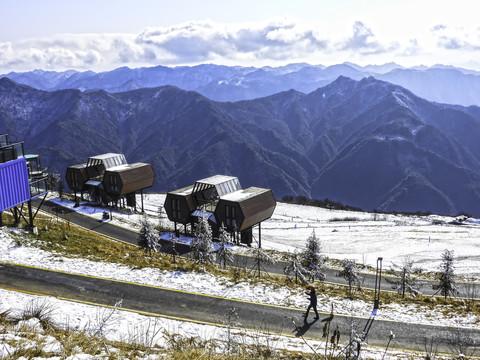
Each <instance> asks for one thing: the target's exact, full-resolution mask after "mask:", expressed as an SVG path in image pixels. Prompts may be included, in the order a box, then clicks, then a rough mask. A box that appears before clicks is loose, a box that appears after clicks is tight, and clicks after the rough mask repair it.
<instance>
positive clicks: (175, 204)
mask: <svg viewBox="0 0 480 360" xmlns="http://www.w3.org/2000/svg"><path fill="white" fill-rule="evenodd" d="M181 215H182V214H181V212H180V200H179V199H172V217H173V218H174V219H175V220H179V219H180V218H181Z"/></svg>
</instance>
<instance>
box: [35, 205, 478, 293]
mask: <svg viewBox="0 0 480 360" xmlns="http://www.w3.org/2000/svg"><path fill="white" fill-rule="evenodd" d="M39 203H40V201H39V200H38V199H37V200H36V202H34V204H35V205H36V206H38V204H39ZM42 210H44V211H46V212H48V213H51V214H53V215H58V214H59V212H61V214H60V215H59V216H64V215H63V214H65V213H68V214H69V220H70V221H71V222H72V223H74V224H77V225H80V226H82V227H83V228H86V229H88V230H91V231H95V232H97V233H100V234H102V235H105V236H107V237H110V238H112V239H114V240H117V241H118V240H120V241H124V242H127V243H130V244H133V245H137V237H138V233H136V232H135V231H132V230H129V229H126V228H122V227H119V226H115V225H113V224H111V223H109V222H99V221H98V220H95V219H93V218H92V217H89V216H86V215H83V214H81V213H77V212H75V211H72V210H71V209H68V208H66V207H63V206H61V205H58V204H56V203H54V202H51V201H45V202H44V203H43V205H42ZM165 243H168V242H167V241H166V242H165ZM167 248H168V244H167ZM176 250H177V251H178V252H179V253H180V254H186V253H188V252H190V248H189V247H188V246H186V245H177V246H176ZM286 265H287V263H285V262H278V263H276V264H262V270H265V271H267V272H269V273H272V274H283V273H284V271H283V270H284V269H285V266H286ZM233 266H237V267H241V268H247V269H253V268H254V267H255V262H254V259H253V258H252V257H249V256H242V255H236V256H235V259H234V263H233ZM337 271H338V270H335V269H326V270H325V275H326V281H328V282H331V283H335V284H341V285H346V284H347V282H346V280H345V279H343V278H339V277H337V276H336V275H335V274H336V272H337ZM362 276H363V284H362V287H363V288H367V289H374V288H375V275H372V274H362ZM389 277H390V276H385V274H382V279H383V280H385V279H386V278H389ZM390 278H391V277H390ZM383 280H382V284H381V287H382V291H385V290H387V291H392V287H391V285H390V284H388V283H387V282H386V281H383ZM433 283H434V282H432V281H423V284H421V285H420V286H418V289H419V291H420V293H422V294H426V295H433V294H435V292H434V290H433V289H432V284H433ZM458 285H459V289H458V290H459V294H458V296H459V297H469V296H473V297H475V298H479V297H480V284H478V283H475V284H471V285H472V286H473V287H474V289H473V290H469V292H470V294H468V293H467V290H466V288H465V286H463V284H458ZM372 301H373V299H372Z"/></svg>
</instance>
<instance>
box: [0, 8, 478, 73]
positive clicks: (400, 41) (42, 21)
mask: <svg viewBox="0 0 480 360" xmlns="http://www.w3.org/2000/svg"><path fill="white" fill-rule="evenodd" d="M0 9H1V10H0V14H1V19H2V20H1V21H0V73H8V72H10V71H17V72H18V71H30V70H34V69H43V70H55V71H64V70H68V69H75V70H79V71H85V70H93V71H107V70H112V69H114V68H117V67H120V66H128V67H131V68H135V67H142V66H157V65H164V66H181V65H196V64H201V63H214V64H224V65H241V66H257V67H260V66H267V65H268V66H281V65H285V64H288V63H295V62H307V63H310V64H312V65H324V66H329V65H334V64H339V63H343V62H352V63H356V64H358V65H362V66H365V65H369V64H376V65H381V64H384V63H389V62H396V63H397V64H400V65H402V66H405V67H411V66H418V65H427V66H432V65H435V64H443V65H453V66H458V67H464V68H469V69H475V70H480V21H479V20H478V13H479V10H480V2H478V0H457V1H451V0H448V1H445V0H402V1H397V0H388V1H387V0H336V1H331V0H297V1H291V0H288V1H285V0H275V1H271V0H261V1H259V0H242V1H226V0H202V1H198V0H175V1H161V0H135V1H133V0H132V1H127V0H81V1H80V0H68V1H64V0H42V1H38V0H0Z"/></svg>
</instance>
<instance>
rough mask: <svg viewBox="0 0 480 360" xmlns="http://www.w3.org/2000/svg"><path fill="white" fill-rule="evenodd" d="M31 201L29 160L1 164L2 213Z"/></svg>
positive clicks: (0, 200) (23, 159)
mask: <svg viewBox="0 0 480 360" xmlns="http://www.w3.org/2000/svg"><path fill="white" fill-rule="evenodd" d="M28 200H30V186H29V181H28V170H27V160H26V159H25V158H24V157H22V158H20V159H17V160H12V161H8V162H6V163H3V164H0V212H3V211H5V210H8V209H11V208H13V207H15V206H17V205H21V204H23V203H25V202H27V201H28Z"/></svg>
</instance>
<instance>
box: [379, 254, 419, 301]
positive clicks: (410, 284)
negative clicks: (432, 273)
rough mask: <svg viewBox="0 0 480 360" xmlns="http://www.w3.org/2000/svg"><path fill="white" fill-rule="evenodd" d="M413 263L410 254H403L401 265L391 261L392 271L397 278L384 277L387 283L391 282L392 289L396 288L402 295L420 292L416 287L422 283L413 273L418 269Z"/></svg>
mask: <svg viewBox="0 0 480 360" xmlns="http://www.w3.org/2000/svg"><path fill="white" fill-rule="evenodd" d="M414 264H415V260H413V259H412V257H411V256H409V255H405V257H404V258H403V263H402V264H401V265H397V264H395V263H393V262H392V271H393V272H394V274H396V275H397V276H398V277H399V278H396V279H392V278H388V277H386V278H385V280H386V281H387V282H388V283H390V284H392V288H393V289H398V293H399V294H401V295H402V297H404V296H405V293H409V294H410V295H414V296H415V295H418V294H419V293H420V291H419V290H418V287H419V286H421V285H422V284H423V283H420V282H418V280H417V279H416V278H415V276H414V274H413V273H414V272H415V271H417V270H418V269H417V268H415V267H414Z"/></svg>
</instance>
